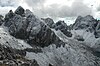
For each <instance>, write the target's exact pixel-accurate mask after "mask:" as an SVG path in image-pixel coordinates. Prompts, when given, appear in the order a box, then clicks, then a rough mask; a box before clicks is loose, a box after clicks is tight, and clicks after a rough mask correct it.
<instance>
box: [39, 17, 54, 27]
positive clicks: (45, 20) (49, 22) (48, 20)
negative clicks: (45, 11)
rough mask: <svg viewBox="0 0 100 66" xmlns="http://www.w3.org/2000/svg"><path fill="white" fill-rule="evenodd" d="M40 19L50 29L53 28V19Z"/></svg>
mask: <svg viewBox="0 0 100 66" xmlns="http://www.w3.org/2000/svg"><path fill="white" fill-rule="evenodd" d="M41 19H42V20H44V22H45V23H46V24H47V25H48V26H49V27H50V28H52V27H53V24H54V21H53V19H51V18H46V19H43V18H41Z"/></svg>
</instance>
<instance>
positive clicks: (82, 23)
mask: <svg viewBox="0 0 100 66" xmlns="http://www.w3.org/2000/svg"><path fill="white" fill-rule="evenodd" d="M96 25H97V20H96V19H94V18H93V17H92V16H90V15H87V16H85V17H81V16H79V17H78V18H77V19H76V21H75V23H74V24H73V29H75V30H78V29H87V30H88V31H90V32H93V31H94V30H95V27H96Z"/></svg>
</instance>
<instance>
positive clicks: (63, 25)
mask: <svg viewBox="0 0 100 66" xmlns="http://www.w3.org/2000/svg"><path fill="white" fill-rule="evenodd" d="M53 28H54V29H56V30H61V31H62V32H63V33H64V34H65V35H66V36H68V37H72V34H71V32H70V31H68V26H67V25H66V23H65V22H64V21H58V22H57V23H56V24H54V25H53Z"/></svg>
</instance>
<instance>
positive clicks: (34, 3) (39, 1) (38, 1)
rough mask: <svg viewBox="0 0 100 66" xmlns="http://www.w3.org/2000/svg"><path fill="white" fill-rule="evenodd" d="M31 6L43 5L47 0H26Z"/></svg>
mask: <svg viewBox="0 0 100 66" xmlns="http://www.w3.org/2000/svg"><path fill="white" fill-rule="evenodd" d="M24 1H25V2H26V3H27V4H28V5H29V6H31V7H32V6H33V7H36V6H38V5H39V6H40V5H42V4H43V3H44V2H45V0H24Z"/></svg>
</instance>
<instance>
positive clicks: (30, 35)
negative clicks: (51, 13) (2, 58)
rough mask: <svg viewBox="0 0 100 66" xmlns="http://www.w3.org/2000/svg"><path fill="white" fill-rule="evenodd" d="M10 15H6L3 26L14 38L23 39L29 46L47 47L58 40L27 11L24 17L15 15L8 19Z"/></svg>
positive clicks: (40, 21)
mask: <svg viewBox="0 0 100 66" xmlns="http://www.w3.org/2000/svg"><path fill="white" fill-rule="evenodd" d="M18 9H19V8H18ZM18 9H17V10H18ZM21 9H22V8H21ZM28 12H29V13H28ZM10 14H12V13H8V14H7V15H8V16H7V17H8V20H7V21H6V20H5V21H6V22H5V24H4V25H5V26H6V27H8V30H9V32H10V34H11V35H13V36H14V37H16V38H20V39H24V40H26V41H27V42H28V43H29V44H31V45H40V46H48V45H49V44H51V43H54V42H55V41H56V40H58V39H57V37H56V36H55V34H54V33H53V32H52V30H51V29H50V28H49V27H48V26H47V25H45V24H44V23H43V22H42V20H40V19H38V18H37V17H36V16H35V15H33V14H32V13H31V12H30V11H29V10H27V11H26V13H25V16H26V17H22V16H20V15H18V14H15V13H14V16H13V17H10ZM5 19H6V18H5Z"/></svg>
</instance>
